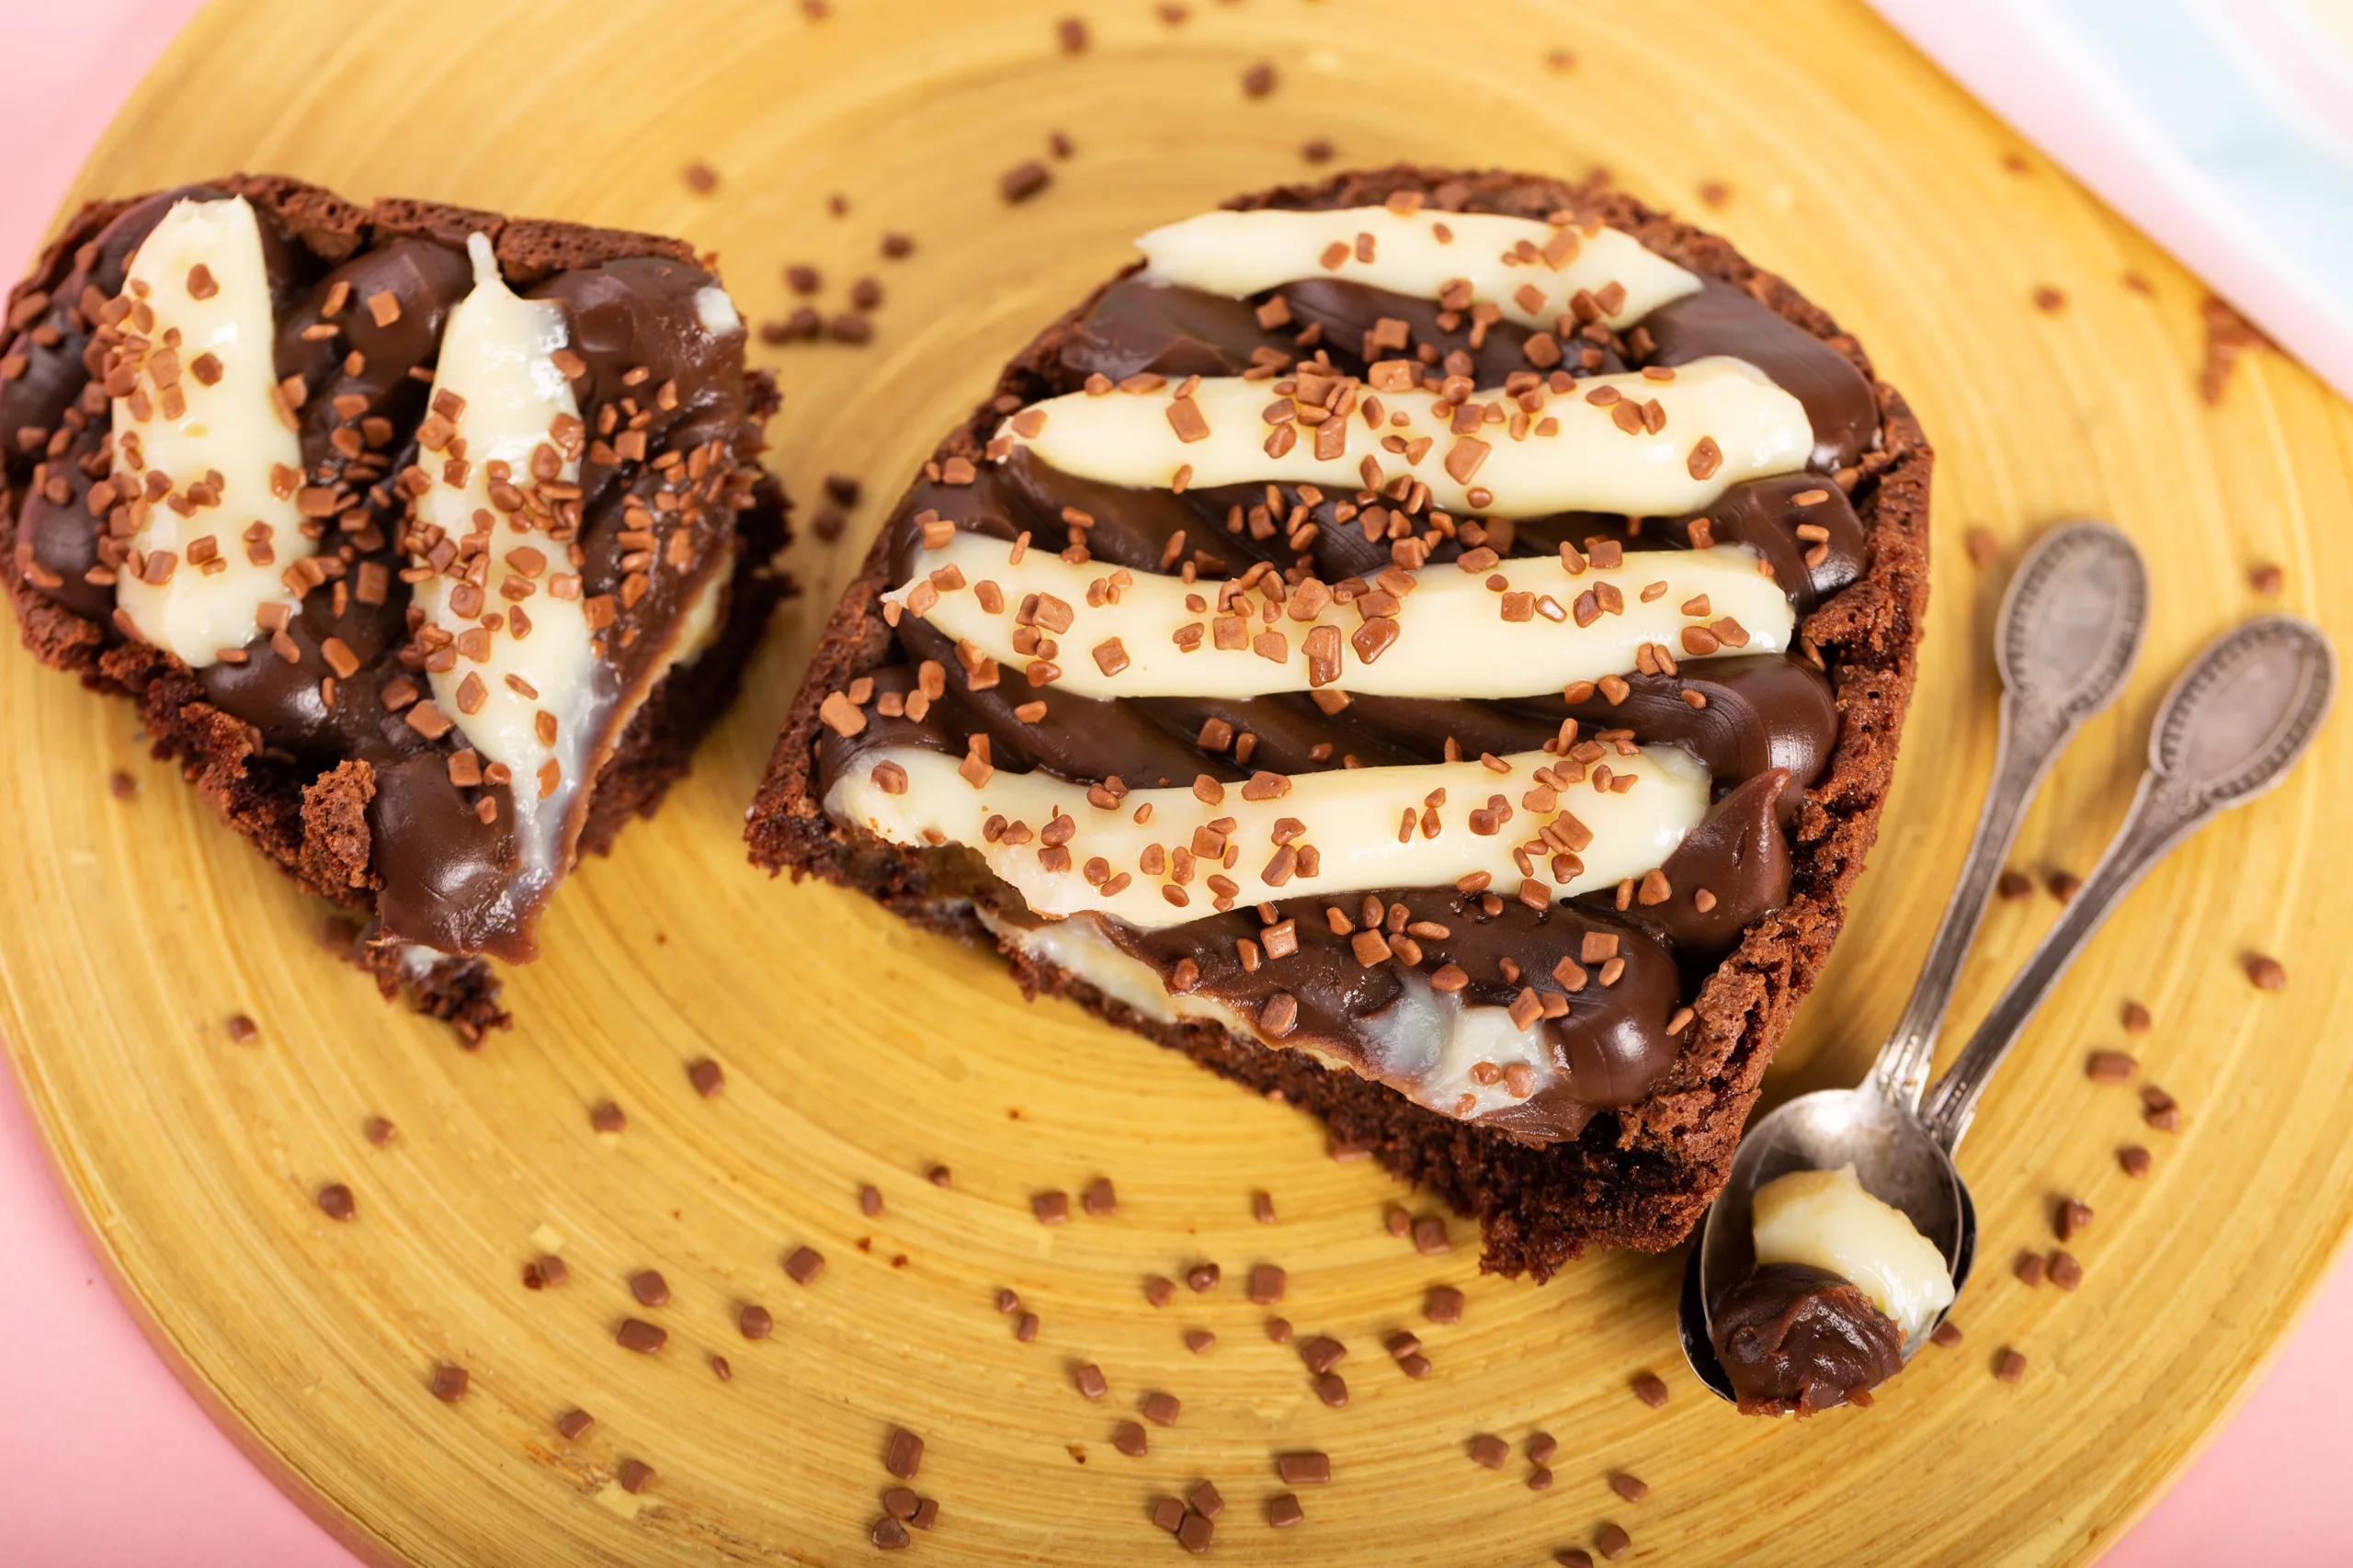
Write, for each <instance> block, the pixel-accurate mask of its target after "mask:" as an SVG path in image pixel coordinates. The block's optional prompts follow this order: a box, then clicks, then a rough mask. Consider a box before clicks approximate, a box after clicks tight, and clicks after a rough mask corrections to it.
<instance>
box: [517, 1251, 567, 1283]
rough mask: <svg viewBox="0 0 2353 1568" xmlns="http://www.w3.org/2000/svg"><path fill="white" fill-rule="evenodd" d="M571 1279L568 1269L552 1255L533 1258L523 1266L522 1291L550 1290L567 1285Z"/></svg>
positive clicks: (560, 1259) (561, 1260) (558, 1258)
mask: <svg viewBox="0 0 2353 1568" xmlns="http://www.w3.org/2000/svg"><path fill="white" fill-rule="evenodd" d="M571 1278H572V1269H571V1268H570V1267H569V1266H567V1265H566V1264H565V1263H564V1261H563V1259H562V1258H560V1257H558V1256H556V1255H555V1254H553V1253H548V1254H546V1255H544V1256H540V1257H535V1258H533V1259H532V1260H531V1261H530V1262H529V1263H527V1264H525V1265H524V1266H523V1289H525V1290H554V1289H556V1288H557V1287H558V1286H561V1285H564V1284H567V1283H569V1282H570V1281H571Z"/></svg>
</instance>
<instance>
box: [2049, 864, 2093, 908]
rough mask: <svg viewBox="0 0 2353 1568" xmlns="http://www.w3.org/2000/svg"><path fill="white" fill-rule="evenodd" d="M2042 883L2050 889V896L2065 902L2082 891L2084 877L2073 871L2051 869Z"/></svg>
mask: <svg viewBox="0 0 2353 1568" xmlns="http://www.w3.org/2000/svg"><path fill="white" fill-rule="evenodd" d="M2042 885H2043V886H2045V887H2047V888H2049V889H2050V890H2051V896H2052V898H2055V899H2057V900H2058V901H2059V902H2060V903H2066V902H2067V901H2068V900H2069V899H2072V898H2074V897H2075V895H2076V894H2077V893H2079V892H2082V891H2083V889H2084V879H2083V878H2081V877H2079V876H2077V875H2075V872H2073V871H2053V872H2052V873H2051V875H2050V876H2049V877H2047V878H2045V879H2044V880H2043V884H2042Z"/></svg>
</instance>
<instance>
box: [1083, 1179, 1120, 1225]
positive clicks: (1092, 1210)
mask: <svg viewBox="0 0 2353 1568" xmlns="http://www.w3.org/2000/svg"><path fill="white" fill-rule="evenodd" d="M1078 1202H1079V1207H1080V1208H1082V1209H1084V1210H1086V1212H1087V1213H1088V1214H1089V1215H1091V1216H1092V1217H1094V1218H1095V1219H1097V1220H1108V1219H1109V1218H1110V1217H1111V1216H1112V1215H1114V1214H1117V1213H1118V1212H1119V1211H1120V1195H1119V1193H1118V1192H1117V1191H1115V1190H1114V1189H1113V1188H1112V1186H1111V1178H1110V1177H1109V1176H1097V1177H1096V1178H1095V1179H1094V1180H1093V1181H1090V1182H1088V1183H1087V1184H1086V1191H1084V1192H1082V1193H1080V1194H1079V1196H1078Z"/></svg>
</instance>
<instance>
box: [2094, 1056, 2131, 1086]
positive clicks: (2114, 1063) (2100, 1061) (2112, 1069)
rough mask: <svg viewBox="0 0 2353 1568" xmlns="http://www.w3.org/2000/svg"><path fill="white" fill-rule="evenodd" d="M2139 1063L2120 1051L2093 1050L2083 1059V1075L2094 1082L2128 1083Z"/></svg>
mask: <svg viewBox="0 0 2353 1568" xmlns="http://www.w3.org/2000/svg"><path fill="white" fill-rule="evenodd" d="M2140 1071H2141V1063H2140V1062H2138V1061H2137V1060H2136V1059H2134V1058H2133V1057H2131V1056H2130V1055H2128V1054H2126V1053H2125V1052H2123V1051H2093V1052H2092V1053H2091V1054H2090V1055H2089V1056H2087V1057H2086V1058H2085V1059H2084V1076H2086V1078H2089V1079H2090V1080H2091V1081H2092V1082H2093V1083H2095V1084H2129V1083H2131V1081H2132V1075H2133V1074H2136V1073H2138V1072H2140Z"/></svg>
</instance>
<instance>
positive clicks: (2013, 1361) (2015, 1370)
mask: <svg viewBox="0 0 2353 1568" xmlns="http://www.w3.org/2000/svg"><path fill="white" fill-rule="evenodd" d="M1994 1375H1995V1377H1997V1378H1999V1379H2000V1380H2001V1381H2004V1382H2006V1383H2014V1382H2017V1381H2018V1380H2019V1379H2020V1378H2022V1377H2024V1376H2026V1358H2025V1357H2024V1356H2021V1355H2019V1354H2018V1352H2017V1351H2015V1350H2012V1349H2010V1348H2009V1347H2008V1346H2004V1347H2003V1350H2002V1353H2001V1354H2000V1355H1999V1356H1996V1357H1995V1358H1994Z"/></svg>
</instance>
